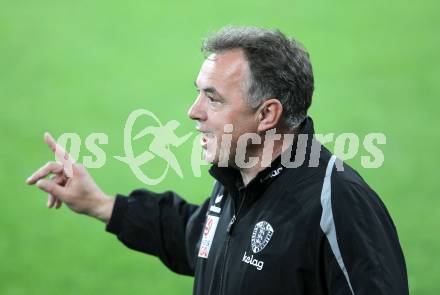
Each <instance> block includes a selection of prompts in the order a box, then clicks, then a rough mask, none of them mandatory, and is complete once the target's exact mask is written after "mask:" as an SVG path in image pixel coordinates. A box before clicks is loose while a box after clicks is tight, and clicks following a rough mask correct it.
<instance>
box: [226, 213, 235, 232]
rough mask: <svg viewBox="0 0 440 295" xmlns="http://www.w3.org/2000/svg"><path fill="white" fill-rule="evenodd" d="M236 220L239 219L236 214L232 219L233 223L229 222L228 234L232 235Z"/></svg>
mask: <svg viewBox="0 0 440 295" xmlns="http://www.w3.org/2000/svg"><path fill="white" fill-rule="evenodd" d="M235 219H237V218H236V217H235V214H234V216H232V218H231V221H229V225H228V230H227V233H228V234H230V233H231V230H232V226H233V225H234V223H235Z"/></svg>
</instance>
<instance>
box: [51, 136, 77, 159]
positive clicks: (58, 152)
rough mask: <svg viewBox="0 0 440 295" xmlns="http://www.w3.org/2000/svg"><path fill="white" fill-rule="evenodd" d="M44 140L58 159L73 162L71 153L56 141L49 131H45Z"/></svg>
mask: <svg viewBox="0 0 440 295" xmlns="http://www.w3.org/2000/svg"><path fill="white" fill-rule="evenodd" d="M44 141H45V142H46V143H47V145H48V146H49V148H50V149H51V150H52V152H53V153H54V154H55V156H56V157H57V160H58V161H61V162H62V163H65V162H66V161H69V162H73V160H72V158H71V157H70V156H69V154H68V153H67V152H66V151H65V150H64V149H63V148H62V147H61V146H60V145H59V144H58V143H57V142H56V141H55V139H54V138H53V137H52V135H51V134H50V133H49V132H46V133H44Z"/></svg>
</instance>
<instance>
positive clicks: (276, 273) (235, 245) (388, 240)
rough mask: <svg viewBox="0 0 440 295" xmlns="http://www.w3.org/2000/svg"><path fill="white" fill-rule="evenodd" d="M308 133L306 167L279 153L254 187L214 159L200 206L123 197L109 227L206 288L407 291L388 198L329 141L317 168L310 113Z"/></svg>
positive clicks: (235, 293) (359, 294)
mask: <svg viewBox="0 0 440 295" xmlns="http://www.w3.org/2000/svg"><path fill="white" fill-rule="evenodd" d="M301 133H304V134H308V135H309V139H310V140H309V142H308V144H307V145H306V146H307V148H306V153H305V158H304V163H303V165H300V166H299V167H297V168H286V167H284V166H282V165H281V160H280V158H278V159H276V160H275V161H274V162H272V165H271V167H268V168H267V169H265V170H263V171H261V172H260V173H259V174H258V175H257V177H255V178H254V179H253V180H252V181H251V182H250V183H249V184H248V185H247V186H243V185H242V180H241V177H240V174H239V172H238V171H237V170H234V169H231V168H219V167H217V166H213V167H212V168H211V170H210V173H211V174H212V176H213V177H215V178H216V179H217V182H216V184H215V186H214V189H213V192H212V194H211V197H210V198H209V199H207V200H206V201H205V202H204V203H203V204H201V205H193V204H189V203H187V202H186V201H185V200H183V199H182V198H181V197H179V196H178V195H177V194H175V193H174V192H165V193H160V194H159V193H153V192H151V191H147V190H135V191H133V192H132V193H131V194H130V196H129V197H128V198H127V197H124V196H121V195H118V196H117V197H116V202H115V206H114V209H113V213H112V217H111V219H110V222H109V223H108V225H107V231H109V232H112V233H114V234H116V235H117V237H118V239H119V240H120V241H122V242H123V243H124V244H125V245H126V246H128V247H129V248H132V249H135V250H138V251H142V252H145V253H148V254H152V255H155V256H158V257H159V258H160V259H161V260H162V261H163V263H165V264H166V265H167V266H168V267H169V268H170V269H171V270H173V271H174V272H177V273H180V274H185V275H191V276H194V277H195V282H194V290H193V293H194V294H197V295H201V294H213V295H217V294H225V295H239V294H243V295H245V294H249V295H251V294H255V295H256V294H270V295H278V294H285V295H286V294H292V295H303V294H322V295H323V294H331V295H348V294H356V295H363V294H368V295H404V294H408V282H407V274H406V266H405V260H404V256H403V253H402V250H401V247H400V244H399V240H398V236H397V232H396V228H395V226H394V224H393V221H392V220H391V217H390V215H389V214H388V211H387V209H386V208H385V206H384V204H383V203H382V202H381V200H380V199H379V197H378V196H377V195H376V193H375V192H374V191H373V190H372V189H371V188H370V187H369V186H368V185H367V184H366V183H365V181H364V180H363V179H362V178H361V177H360V176H359V174H358V173H357V172H356V171H354V170H353V169H352V168H350V167H349V166H348V165H346V164H342V162H338V161H339V160H337V159H335V157H334V156H332V155H331V153H330V152H329V151H328V150H327V149H325V148H324V147H322V149H321V151H320V152H318V153H319V154H320V157H319V163H318V166H317V167H309V166H310V165H309V159H310V153H311V144H310V143H311V142H312V140H311V139H312V137H313V133H314V130H313V122H312V120H311V119H310V118H308V119H307V120H306V121H305V123H303V125H302V131H301ZM292 150H293V151H296V144H294V145H293V148H292ZM335 161H336V163H335ZM336 164H341V165H343V168H344V169H343V171H339V170H341V169H337V167H339V166H337V165H336ZM314 166H316V165H314Z"/></svg>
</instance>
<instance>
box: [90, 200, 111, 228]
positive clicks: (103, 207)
mask: <svg viewBox="0 0 440 295" xmlns="http://www.w3.org/2000/svg"><path fill="white" fill-rule="evenodd" d="M114 204H115V198H113V197H110V196H107V195H106V194H104V193H102V195H101V196H100V197H99V198H98V201H97V204H96V206H94V207H95V208H94V210H93V212H91V214H90V215H91V216H93V217H94V218H96V219H98V220H101V221H102V222H104V223H108V222H109V220H110V217H111V215H112V211H113V206H114Z"/></svg>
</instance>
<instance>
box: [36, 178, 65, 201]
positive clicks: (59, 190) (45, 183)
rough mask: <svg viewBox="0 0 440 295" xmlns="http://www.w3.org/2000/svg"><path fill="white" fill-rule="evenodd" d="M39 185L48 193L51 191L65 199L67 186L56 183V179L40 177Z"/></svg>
mask: <svg viewBox="0 0 440 295" xmlns="http://www.w3.org/2000/svg"><path fill="white" fill-rule="evenodd" d="M36 185H37V187H38V188H39V189H41V190H43V191H45V192H47V193H50V194H52V195H54V196H57V197H58V198H60V199H61V200H62V201H63V200H64V198H65V196H66V193H67V191H66V188H64V187H62V186H61V185H59V184H58V183H56V182H55V181H54V180H49V179H40V180H38V181H37V183H36Z"/></svg>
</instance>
